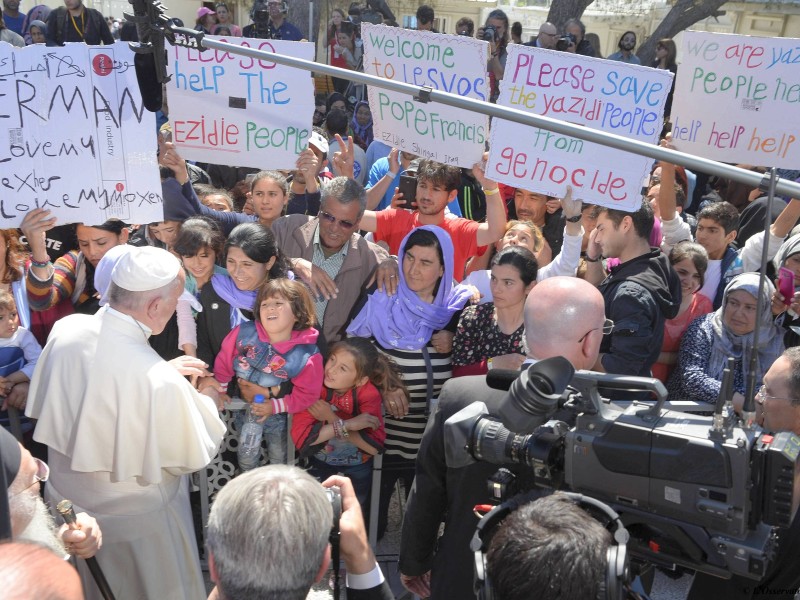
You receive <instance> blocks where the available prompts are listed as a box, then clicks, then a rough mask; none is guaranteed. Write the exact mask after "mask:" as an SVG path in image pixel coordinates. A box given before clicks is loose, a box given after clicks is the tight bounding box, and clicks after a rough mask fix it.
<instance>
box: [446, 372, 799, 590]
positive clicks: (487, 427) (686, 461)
mask: <svg viewBox="0 0 800 600" xmlns="http://www.w3.org/2000/svg"><path fill="white" fill-rule="evenodd" d="M516 375H517V373H515V372H506V373H505V374H503V373H502V372H492V371H490V375H489V376H488V377H487V382H488V383H489V385H491V386H492V387H498V388H500V389H502V388H504V387H505V389H508V390H509V391H508V395H507V396H506V398H505V399H504V401H503V403H502V404H501V408H500V410H499V411H498V412H499V414H498V415H490V414H488V411H487V409H486V406H485V405H484V404H483V403H482V402H475V403H473V404H471V405H470V406H468V407H466V408H464V409H462V410H461V411H460V412H458V413H456V414H455V415H453V416H452V417H451V418H450V419H448V421H447V422H446V424H445V442H446V443H445V448H446V460H447V464H448V466H449V467H455V468H457V467H463V466H466V465H468V464H471V463H472V462H474V461H476V460H482V461H486V462H490V463H494V464H507V463H520V464H526V465H528V466H530V467H531V468H532V469H533V472H534V478H535V481H534V483H535V485H537V486H540V487H545V488H552V489H556V490H567V491H572V492H578V493H581V494H584V495H586V496H590V497H593V498H596V499H598V500H601V501H602V502H605V503H607V504H609V505H610V506H611V507H612V508H613V509H614V510H616V511H617V512H618V513H619V514H620V515H621V517H622V522H623V524H624V525H625V527H626V528H627V529H628V531H629V532H630V535H631V540H630V542H629V543H628V551H629V552H630V553H631V556H632V558H633V559H634V560H637V561H639V562H640V563H650V564H654V565H656V566H661V567H665V568H669V569H674V568H675V567H676V566H680V567H685V568H689V569H693V570H697V571H702V572H706V573H709V574H711V575H715V576H718V577H724V578H729V577H731V576H732V575H740V576H744V577H748V578H750V579H755V580H758V579H761V578H762V577H763V576H764V575H765V573H766V572H767V571H768V569H769V566H770V563H771V561H772V560H773V559H774V556H775V553H776V550H777V544H778V542H779V531H780V528H785V527H788V526H789V524H790V522H791V520H792V517H793V515H794V510H795V508H796V506H795V503H794V502H793V500H794V482H795V475H796V472H797V464H798V454H800V438H798V436H796V435H794V434H792V433H789V432H782V433H775V434H773V433H769V432H767V431H764V430H763V429H761V428H760V427H758V426H756V425H754V424H752V423H749V424H743V423H741V422H740V421H739V419H738V417H737V416H736V415H735V414H734V413H733V409H732V406H731V404H730V402H728V401H727V399H728V398H730V397H731V389H732V385H733V376H732V374H731V368H730V366H729V367H728V368H726V370H725V376H724V378H723V385H722V390H721V392H720V398H719V400H718V402H717V405H716V406H715V407H712V406H711V405H709V409H711V410H713V411H714V414H713V415H711V416H705V415H701V414H689V413H681V412H676V411H674V410H667V409H665V408H664V403H665V401H666V396H667V392H666V389H665V388H664V386H663V384H662V383H661V382H660V381H657V380H655V379H650V378H643V377H627V376H619V375H607V374H600V373H594V372H589V371H578V372H575V371H574V369H573V367H572V365H571V364H570V363H569V362H568V361H567V360H566V359H564V358H562V357H556V358H551V359H548V360H545V361H540V362H537V363H535V364H534V365H532V366H531V367H530V368H529V369H528V370H527V371H524V372H523V373H522V374H521V375H519V377H516ZM504 379H505V386H503V383H502V382H503V380H504ZM512 379H513V382H512V383H511V385H510V387H508V382H509V381H511V380H512ZM498 381H499V382H500V385H497V382H498ZM601 389H603V390H607V389H612V390H617V391H623V390H628V391H633V392H639V393H641V392H642V391H643V390H644V391H647V392H649V393H651V394H652V395H653V396H655V398H656V401H655V402H654V403H652V402H649V401H645V402H642V401H638V400H637V401H632V402H629V403H618V402H616V401H614V402H611V401H609V400H607V399H605V398H603V397H602V396H601V395H600V390H601Z"/></svg>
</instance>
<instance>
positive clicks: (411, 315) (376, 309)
mask: <svg viewBox="0 0 800 600" xmlns="http://www.w3.org/2000/svg"><path fill="white" fill-rule="evenodd" d="M398 261H399V263H400V266H401V269H400V272H399V279H398V286H397V293H396V294H395V295H393V296H389V295H387V294H385V293H384V292H381V291H376V292H375V293H373V294H372V295H371V296H370V297H369V298H368V299H367V303H366V305H365V306H364V308H363V309H362V310H361V311H360V312H359V313H358V316H357V317H356V318H355V319H353V322H352V323H351V324H350V327H348V328H347V333H348V334H350V335H352V336H358V337H366V338H372V339H373V340H374V342H375V344H376V345H377V347H378V349H379V350H381V351H383V352H384V353H385V354H386V355H387V356H389V357H390V358H392V359H393V360H394V361H395V363H396V364H397V365H398V367H399V368H400V371H401V375H402V377H403V381H404V382H405V385H406V389H407V390H408V395H409V397H408V398H406V397H405V396H404V395H403V394H387V395H385V396H384V399H383V400H384V408H385V409H386V419H385V423H386V444H385V448H386V457H385V458H384V462H383V466H384V475H383V478H382V481H381V499H380V512H379V516H378V536H379V537H380V536H381V535H382V534H383V532H384V531H385V529H386V520H387V514H388V510H389V500H390V498H391V494H392V490H393V488H394V485H395V483H396V482H397V481H398V480H399V479H402V480H403V482H404V484H405V488H406V494H408V491H409V490H410V489H411V482H412V481H413V479H414V461H415V460H416V457H417V451H418V450H419V444H420V441H421V440H422V433H423V431H424V430H425V425H426V424H427V421H428V414H429V411H430V409H431V406H430V403H431V401H432V400H433V399H434V398H437V397H438V396H439V391H440V390H441V387H442V386H443V385H444V382H445V381H447V380H448V379H450V376H451V362H450V347H451V344H450V343H449V342H447V343H445V342H443V341H442V340H441V339H440V338H441V337H443V335H446V334H442V333H441V331H442V330H448V331H454V330H455V327H456V324H457V323H458V318H459V313H460V311H461V309H462V308H463V306H464V305H465V304H466V303H467V301H468V300H469V298H470V296H471V291H470V290H469V288H466V287H464V286H455V285H453V269H454V267H453V242H452V240H451V239H450V236H449V235H448V234H447V233H446V232H445V231H444V230H443V229H442V228H440V227H436V226H435V225H425V226H423V227H418V228H416V229H413V230H411V232H410V233H408V235H406V236H405V238H403V240H402V242H401V243H400V251H399V253H398ZM437 336H438V337H437Z"/></svg>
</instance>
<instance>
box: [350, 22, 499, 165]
mask: <svg viewBox="0 0 800 600" xmlns="http://www.w3.org/2000/svg"><path fill="white" fill-rule="evenodd" d="M361 39H362V40H363V42H364V72H365V73H368V74H370V75H377V76H378V77H382V78H384V79H392V80H394V81H401V82H404V83H408V84H411V85H415V86H419V87H420V88H422V87H429V88H431V89H432V90H438V91H441V92H449V93H451V94H456V95H458V96H463V97H466V98H473V99H476V100H488V99H489V83H488V76H487V74H486V64H487V56H488V50H489V44H488V43H487V42H484V41H481V40H477V39H474V38H470V37H466V36H461V35H445V34H441V33H431V32H429V31H412V30H408V29H399V28H397V27H387V26H385V25H371V24H369V23H362V25H361ZM368 94H369V106H370V109H371V110H372V118H373V121H374V132H375V139H376V140H380V141H382V142H383V143H385V144H387V145H389V146H392V147H394V148H398V149H400V150H404V151H406V152H410V153H412V154H416V155H418V156H420V157H422V158H429V159H431V160H435V161H437V162H441V163H446V164H454V165H458V166H459V167H466V168H471V167H472V165H474V164H475V163H476V162H478V161H479V160H480V159H481V156H482V155H483V152H484V148H485V144H486V139H487V137H488V133H489V117H487V116H486V115H483V114H480V113H477V112H472V111H468V110H464V109H460V108H454V107H451V106H447V105H445V104H440V103H437V102H430V103H424V102H418V101H415V100H414V99H413V98H412V97H411V96H409V95H408V94H401V93H399V92H393V91H390V90H385V89H382V88H379V87H377V86H369V87H368Z"/></svg>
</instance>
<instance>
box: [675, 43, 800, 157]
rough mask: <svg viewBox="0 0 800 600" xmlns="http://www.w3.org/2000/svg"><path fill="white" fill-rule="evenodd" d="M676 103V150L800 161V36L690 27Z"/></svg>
mask: <svg viewBox="0 0 800 600" xmlns="http://www.w3.org/2000/svg"><path fill="white" fill-rule="evenodd" d="M681 57H682V61H683V62H682V63H681V66H680V68H679V69H678V80H677V82H676V84H675V100H674V101H673V105H672V122H673V127H672V139H673V143H674V145H675V147H676V148H677V149H679V150H682V151H685V152H690V153H693V154H698V155H700V156H703V157H705V158H711V159H714V160H720V161H726V162H736V163H746V164H751V165H764V166H767V167H789V168H793V169H794V168H797V165H798V164H800V40H797V39H789V38H761V37H750V36H745V35H730V34H722V33H705V32H700V31H687V32H685V33H684V34H683V51H682V52H681Z"/></svg>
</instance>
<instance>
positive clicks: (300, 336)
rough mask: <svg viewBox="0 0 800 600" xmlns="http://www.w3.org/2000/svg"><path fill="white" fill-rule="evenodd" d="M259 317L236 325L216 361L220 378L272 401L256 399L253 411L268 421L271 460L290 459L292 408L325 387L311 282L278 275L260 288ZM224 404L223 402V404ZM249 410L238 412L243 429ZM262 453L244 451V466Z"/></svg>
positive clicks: (241, 459)
mask: <svg viewBox="0 0 800 600" xmlns="http://www.w3.org/2000/svg"><path fill="white" fill-rule="evenodd" d="M253 312H254V314H255V319H254V320H253V321H245V322H244V323H242V324H241V325H238V326H237V327H235V328H234V329H233V330H232V331H231V332H230V333H229V334H228V335H227V337H226V338H225V340H224V341H223V342H222V348H221V350H220V352H219V354H218V355H217V359H216V361H215V363H214V377H215V378H216V380H217V381H218V382H219V383H221V384H222V385H223V387H225V386H227V385H228V384H229V382H231V380H233V379H234V377H236V380H235V382H234V385H230V386H228V387H227V389H226V391H227V393H228V395H229V396H233V395H234V393H235V394H236V395H237V396H238V395H241V396H242V397H245V396H246V397H247V401H249V402H252V399H253V397H254V396H255V395H256V394H263V395H264V397H265V398H268V400H267V401H266V402H264V403H262V404H258V403H253V404H252V408H251V410H252V412H253V414H255V415H256V416H258V417H260V418H261V419H260V421H259V422H263V423H264V437H265V438H266V440H267V450H268V454H269V462H270V463H272V464H277V463H286V462H287V460H288V455H287V443H288V427H287V418H286V415H287V413H297V412H300V411H303V410H305V409H307V408H308V407H309V406H311V405H312V404H313V403H314V401H316V400H317V398H319V389H320V387H321V386H322V372H323V369H322V355H321V354H320V353H319V350H318V349H317V346H316V342H317V336H318V332H317V330H316V329H314V327H313V325H314V321H315V317H314V302H313V301H312V300H311V296H310V295H309V293H308V290H307V288H306V287H305V285H303V284H302V283H300V282H298V281H292V280H291V279H285V278H279V279H272V280H270V281H267V282H266V283H264V284H263V285H262V286H261V287H260V288H259V290H258V295H257V296H256V303H255V306H254V308H253ZM220 408H222V407H220ZM244 412H245V411H238V414H237V416H236V425H237V430H239V431H241V429H242V425H243V423H244ZM257 466H258V458H257V457H256V459H255V460H252V459H249V458H247V457H246V456H244V455H243V454H242V453H241V452H240V453H239V467H240V468H241V470H242V471H248V470H250V469H253V468H255V467H257Z"/></svg>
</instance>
